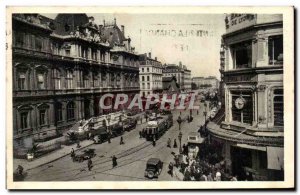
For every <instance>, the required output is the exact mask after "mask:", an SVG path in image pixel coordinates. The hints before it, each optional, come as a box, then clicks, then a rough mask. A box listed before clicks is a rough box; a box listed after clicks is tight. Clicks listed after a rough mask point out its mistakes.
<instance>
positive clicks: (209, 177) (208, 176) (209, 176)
mask: <svg viewBox="0 0 300 195" xmlns="http://www.w3.org/2000/svg"><path fill="white" fill-rule="evenodd" d="M207 181H213V177H212V174H211V172H209V174H208V175H207Z"/></svg>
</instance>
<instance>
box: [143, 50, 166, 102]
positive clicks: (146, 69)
mask: <svg viewBox="0 0 300 195" xmlns="http://www.w3.org/2000/svg"><path fill="white" fill-rule="evenodd" d="M162 70H163V67H162V64H161V62H160V61H158V60H157V58H156V57H155V58H154V59H153V58H151V53H149V54H148V56H147V54H142V55H140V73H139V74H140V95H141V96H142V97H147V95H150V94H156V93H158V94H159V93H161V92H162V90H163V87H162V75H163V74H162Z"/></svg>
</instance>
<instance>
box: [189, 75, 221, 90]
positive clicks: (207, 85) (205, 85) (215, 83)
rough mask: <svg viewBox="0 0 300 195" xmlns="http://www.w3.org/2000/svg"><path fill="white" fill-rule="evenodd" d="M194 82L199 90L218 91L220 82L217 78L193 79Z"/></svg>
mask: <svg viewBox="0 0 300 195" xmlns="http://www.w3.org/2000/svg"><path fill="white" fill-rule="evenodd" d="M192 82H193V83H195V84H196V86H197V88H198V89H205V90H206V89H214V90H215V89H218V88H219V80H218V79H217V77H215V76H209V77H193V78H192Z"/></svg>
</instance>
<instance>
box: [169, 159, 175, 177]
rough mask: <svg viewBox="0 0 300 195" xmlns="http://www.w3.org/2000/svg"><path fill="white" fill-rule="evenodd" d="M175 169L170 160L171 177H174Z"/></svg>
mask: <svg viewBox="0 0 300 195" xmlns="http://www.w3.org/2000/svg"><path fill="white" fill-rule="evenodd" d="M173 170H174V165H173V163H172V162H170V164H169V173H170V175H171V177H173Z"/></svg>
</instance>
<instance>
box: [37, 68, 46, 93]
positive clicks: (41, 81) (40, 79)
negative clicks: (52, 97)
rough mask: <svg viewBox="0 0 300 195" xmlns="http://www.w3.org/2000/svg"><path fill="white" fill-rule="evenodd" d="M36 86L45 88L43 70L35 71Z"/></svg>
mask: <svg viewBox="0 0 300 195" xmlns="http://www.w3.org/2000/svg"><path fill="white" fill-rule="evenodd" d="M37 88H38V89H46V73H45V72H43V71H37Z"/></svg>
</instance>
